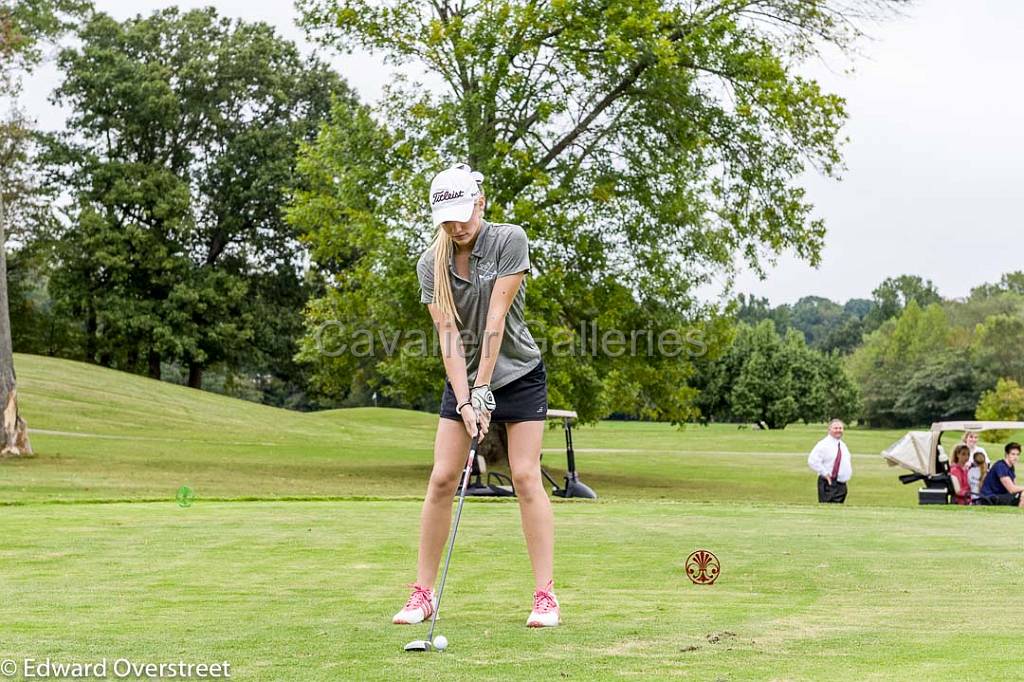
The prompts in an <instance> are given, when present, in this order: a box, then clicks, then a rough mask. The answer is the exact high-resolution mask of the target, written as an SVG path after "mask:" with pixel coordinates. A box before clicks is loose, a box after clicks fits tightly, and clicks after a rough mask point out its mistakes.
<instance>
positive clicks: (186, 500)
mask: <svg viewBox="0 0 1024 682" xmlns="http://www.w3.org/2000/svg"><path fill="white" fill-rule="evenodd" d="M176 498H177V500H178V506H179V507H191V506H192V501H193V500H194V499H196V496H195V493H193V492H192V488H189V487H188V486H187V485H183V486H181V487H180V488H178V494H177V496H176Z"/></svg>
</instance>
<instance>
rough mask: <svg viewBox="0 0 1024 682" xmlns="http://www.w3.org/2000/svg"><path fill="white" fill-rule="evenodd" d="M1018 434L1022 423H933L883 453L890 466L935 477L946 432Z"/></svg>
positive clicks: (912, 433) (900, 440) (905, 437)
mask: <svg viewBox="0 0 1024 682" xmlns="http://www.w3.org/2000/svg"><path fill="white" fill-rule="evenodd" d="M994 429H998V430H1000V431H1017V430H1022V429H1024V421H1022V422H994V421H993V422H986V421H958V422H935V423H934V424H932V428H931V430H929V431H911V432H910V433H908V434H907V435H905V436H903V438H900V439H899V440H898V441H896V442H895V443H893V444H892V445H890V446H889V447H887V448H886V449H885V450H883V451H882V457H883V458H884V459H885V461H886V462H888V463H889V466H894V467H895V466H899V467H903V468H904V469H910V470H911V471H915V472H917V473H919V474H924V475H928V476H932V475H935V474H936V473H938V471H939V467H938V455H939V450H940V448H942V445H941V444H940V443H939V441H940V440H941V439H942V434H943V433H944V432H946V431H991V430H994Z"/></svg>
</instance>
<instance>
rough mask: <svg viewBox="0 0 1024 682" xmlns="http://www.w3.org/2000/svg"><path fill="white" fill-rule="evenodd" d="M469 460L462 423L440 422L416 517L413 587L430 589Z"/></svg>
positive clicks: (466, 435) (453, 421)
mask: <svg viewBox="0 0 1024 682" xmlns="http://www.w3.org/2000/svg"><path fill="white" fill-rule="evenodd" d="M468 456H469V435H468V434H467V433H466V427H465V426H463V424H462V422H457V421H455V420H453V419H440V420H439V422H438V425H437V436H436V438H435V439H434V468H433V470H431V472H430V483H428V484H427V497H426V499H425V500H423V511H422V512H421V514H420V553H419V562H418V563H417V566H416V583H417V584H419V585H423V586H425V587H432V586H433V585H434V581H435V580H436V579H437V567H438V564H439V563H440V561H441V552H442V551H443V550H444V543H445V541H446V540H447V539H448V530H449V529H450V527H451V523H452V496H453V495H454V494H455V489H456V487H457V486H458V484H459V478H460V476H461V475H462V472H463V471H464V470H465V467H466V458H467V457H468Z"/></svg>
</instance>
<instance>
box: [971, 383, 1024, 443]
mask: <svg viewBox="0 0 1024 682" xmlns="http://www.w3.org/2000/svg"><path fill="white" fill-rule="evenodd" d="M975 418H976V419H982V420H986V421H1020V420H1021V419H1024V387H1021V385H1020V384H1018V383H1017V382H1016V381H1014V380H1013V379H1000V380H999V381H998V382H996V386H995V388H994V389H992V390H989V391H985V393H984V394H982V396H981V400H979V401H978V407H977V411H976V412H975ZM989 435H990V436H991V437H992V438H994V439H995V440H1006V439H1008V438H1009V437H1010V436H1011V435H1012V432H1011V431H990V432H989Z"/></svg>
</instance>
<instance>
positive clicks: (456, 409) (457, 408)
mask: <svg viewBox="0 0 1024 682" xmlns="http://www.w3.org/2000/svg"><path fill="white" fill-rule="evenodd" d="M472 404H473V401H472V400H463V401H462V402H461V403H459V404H458V406H456V408H455V411H456V412H458V413H459V414H462V408H463V407H465V406H466V405H472Z"/></svg>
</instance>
